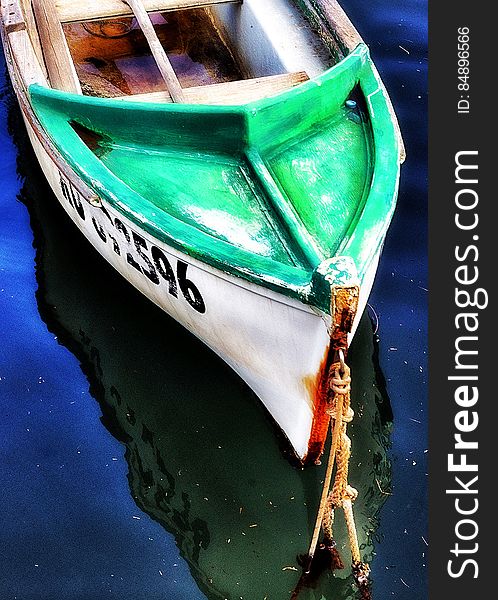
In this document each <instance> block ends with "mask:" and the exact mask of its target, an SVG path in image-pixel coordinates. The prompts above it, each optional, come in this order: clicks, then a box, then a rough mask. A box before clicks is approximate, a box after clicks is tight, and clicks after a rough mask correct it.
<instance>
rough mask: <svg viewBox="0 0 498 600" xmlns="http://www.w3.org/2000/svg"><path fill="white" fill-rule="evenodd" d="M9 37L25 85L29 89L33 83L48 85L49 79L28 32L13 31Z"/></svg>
mask: <svg viewBox="0 0 498 600" xmlns="http://www.w3.org/2000/svg"><path fill="white" fill-rule="evenodd" d="M7 39H8V44H9V48H10V52H11V54H12V58H13V59H14V62H15V64H16V67H17V71H18V74H19V78H20V79H22V85H23V87H24V88H25V89H27V88H28V86H30V85H31V84H32V83H38V84H40V85H44V86H46V85H47V79H46V76H45V73H44V72H43V70H42V68H41V66H40V62H39V61H38V57H37V56H36V54H35V53H34V50H33V46H32V44H31V40H30V38H29V35H28V32H27V31H26V30H22V31H13V32H11V33H10V34H9V36H8V38H7Z"/></svg>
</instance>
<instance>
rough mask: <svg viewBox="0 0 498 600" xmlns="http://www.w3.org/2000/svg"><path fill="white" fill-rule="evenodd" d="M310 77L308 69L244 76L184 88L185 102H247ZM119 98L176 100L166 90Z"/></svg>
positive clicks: (269, 94) (159, 100) (227, 103)
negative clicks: (306, 71)
mask: <svg viewBox="0 0 498 600" xmlns="http://www.w3.org/2000/svg"><path fill="white" fill-rule="evenodd" d="M308 79H309V77H308V75H307V74H306V73H305V72H304V71H300V72H298V73H284V74H283V75H270V76H269V77H258V78H256V79H242V80H240V81H229V82H226V83H216V84H213V85H200V86H196V87H190V88H183V94H184V96H185V101H186V102H188V103H190V104H223V105H229V104H243V103H245V102H252V101H254V100H260V99H261V98H265V97H267V96H273V95H274V94H278V92H282V91H284V90H286V89H288V88H291V87H294V86H296V85H299V84H300V83H303V82H304V81H307V80H308ZM116 99H119V100H127V101H132V102H133V101H135V102H137V101H138V102H172V99H171V95H170V94H169V92H167V91H166V90H165V91H163V92H152V93H150V94H134V95H131V96H119V97H118V98H116Z"/></svg>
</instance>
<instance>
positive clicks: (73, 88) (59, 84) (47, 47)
mask: <svg viewBox="0 0 498 600" xmlns="http://www.w3.org/2000/svg"><path fill="white" fill-rule="evenodd" d="M33 9H34V15H35V19H36V25H37V28H38V33H39V35H40V43H41V46H42V50H43V56H44V58H45V65H46V67H47V71H48V76H49V79H50V83H51V85H52V87H54V88H55V89H58V90H63V91H65V92H73V93H75V94H81V86H80V83H79V81H78V76H77V75H76V69H75V68H74V63H73V59H72V57H71V53H70V52H69V48H68V45H67V42H66V38H65V36H64V31H63V30H62V26H61V23H60V21H59V16H58V14H57V9H56V6H55V0H37V1H36V2H35V3H34V4H33Z"/></svg>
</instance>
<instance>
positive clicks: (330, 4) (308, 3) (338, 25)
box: [299, 0, 362, 51]
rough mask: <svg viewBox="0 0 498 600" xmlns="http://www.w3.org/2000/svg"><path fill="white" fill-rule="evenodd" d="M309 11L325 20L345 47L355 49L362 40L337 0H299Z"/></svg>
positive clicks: (328, 27)
mask: <svg viewBox="0 0 498 600" xmlns="http://www.w3.org/2000/svg"><path fill="white" fill-rule="evenodd" d="M299 1H300V3H301V4H303V5H304V6H305V8H306V11H307V12H308V13H315V14H317V16H318V19H320V20H322V21H325V24H326V26H327V29H329V30H331V31H333V35H334V37H335V38H336V40H338V41H340V42H341V45H343V47H344V48H347V49H348V50H349V51H351V50H354V49H355V48H356V46H357V45H358V44H359V43H361V42H362V39H361V36H360V34H359V33H358V31H356V28H355V26H354V25H353V24H352V23H351V21H350V19H349V17H348V16H347V14H346V13H345V12H344V10H343V9H342V8H341V6H340V4H339V3H338V2H337V1H336V0H299Z"/></svg>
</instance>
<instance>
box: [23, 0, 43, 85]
mask: <svg viewBox="0 0 498 600" xmlns="http://www.w3.org/2000/svg"><path fill="white" fill-rule="evenodd" d="M19 4H20V6H21V10H22V12H23V14H24V19H25V21H26V29H27V30H28V34H29V39H30V40H31V43H32V45H33V50H34V51H35V54H36V56H37V58H38V62H39V63H40V67H41V68H42V70H43V73H44V75H45V77H46V78H47V79H48V73H47V69H46V68H45V59H44V58H43V52H42V48H41V44H40V38H39V37H38V29H37V28H36V23H35V15H34V13H33V7H32V5H31V0H19Z"/></svg>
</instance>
